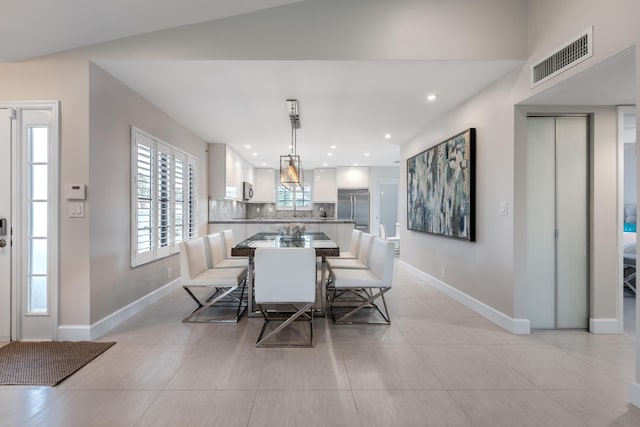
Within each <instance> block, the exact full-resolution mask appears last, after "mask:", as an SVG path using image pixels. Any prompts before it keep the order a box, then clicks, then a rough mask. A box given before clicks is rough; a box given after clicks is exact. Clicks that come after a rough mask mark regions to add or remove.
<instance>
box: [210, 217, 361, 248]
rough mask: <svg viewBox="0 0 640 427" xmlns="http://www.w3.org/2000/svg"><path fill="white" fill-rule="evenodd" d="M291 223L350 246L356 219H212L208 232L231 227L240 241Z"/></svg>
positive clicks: (235, 237)
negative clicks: (298, 224) (302, 225)
mask: <svg viewBox="0 0 640 427" xmlns="http://www.w3.org/2000/svg"><path fill="white" fill-rule="evenodd" d="M291 223H300V224H304V226H305V229H306V231H309V232H320V233H324V234H326V235H327V236H328V237H329V238H330V239H331V240H333V241H334V242H336V243H337V244H338V246H339V247H341V248H349V246H350V245H351V232H352V231H353V229H354V227H355V222H354V221H350V220H337V219H335V218H314V217H306V218H305V217H300V218H247V219H244V218H243V219H220V220H210V221H209V230H208V232H209V233H219V232H220V231H222V230H227V229H231V230H233V237H234V240H235V242H234V243H239V242H241V241H243V240H245V239H246V238H247V237H249V236H253V235H254V234H257V233H269V232H276V231H278V229H279V228H280V227H282V226H285V225H288V224H291ZM345 250H348V249H345Z"/></svg>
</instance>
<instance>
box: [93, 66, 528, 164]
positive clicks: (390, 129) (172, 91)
mask: <svg viewBox="0 0 640 427" xmlns="http://www.w3.org/2000/svg"><path fill="white" fill-rule="evenodd" d="M97 64H98V65H99V66H100V67H102V68H103V69H105V70H106V71H108V72H109V73H110V74H112V75H113V76H115V77H116V78H117V79H119V80H121V81H122V82H124V83H125V84H126V85H127V86H129V87H131V88H132V89H133V90H135V91H136V92H138V93H139V94H140V95H142V96H143V97H144V98H146V99H147V100H149V101H150V102H151V103H153V104H154V105H156V106H157V107H158V108H160V109H161V110H163V111H165V112H166V113H168V114H169V115H170V116H171V117H173V118H174V119H175V120H177V121H178V122H180V123H182V124H183V125H185V126H186V127H187V128H189V129H191V130H192V131H193V132H194V133H196V134H197V135H198V136H199V137H200V138H202V139H204V140H205V141H207V142H224V143H227V144H229V145H230V146H231V147H232V148H234V149H235V150H236V151H237V152H239V153H240V154H241V155H242V156H243V157H245V158H246V159H247V160H249V161H250V162H251V163H252V164H253V165H254V166H255V167H272V168H275V167H278V159H279V156H280V155H283V154H287V153H288V152H289V148H288V147H289V144H290V142H291V126H290V123H289V118H288V112H287V108H286V102H285V101H286V99H288V98H295V99H298V103H299V111H300V121H301V128H300V129H299V130H298V133H297V137H298V138H297V141H298V143H297V146H298V150H297V152H298V154H299V155H300V156H301V158H302V161H303V165H304V166H305V168H307V169H311V168H316V167H323V166H325V164H326V166H327V167H335V166H345V165H353V164H360V165H370V166H393V165H396V164H397V162H398V161H399V160H400V149H399V146H400V145H401V144H403V143H404V142H406V141H408V140H410V139H411V138H413V137H414V136H415V135H416V134H418V133H419V132H420V131H421V130H422V129H423V128H424V127H425V126H427V125H429V124H430V123H432V122H433V120H435V119H436V118H438V117H440V116H441V115H443V114H445V113H446V112H447V111H449V110H450V109H451V108H453V107H455V106H456V105H458V104H460V103H461V102H463V101H464V100H465V99H467V98H469V97H470V96H471V95H473V94H474V93H476V92H478V91H479V90H480V89H482V88H484V87H486V86H487V85H488V84H490V83H491V82H493V81H494V80H496V79H498V78H499V77H500V76H502V75H504V74H505V73H507V72H508V71H509V70H511V69H513V68H514V67H517V66H519V65H521V61H97ZM430 93H436V94H437V95H438V96H439V98H438V100H437V101H435V102H433V103H430V102H427V101H426V97H427V95H428V94H430ZM387 133H388V134H390V135H391V138H390V139H385V134H387ZM247 145H249V146H251V148H246V147H245V146H247ZM332 145H335V146H336V148H335V149H331V146H332ZM330 152H331V153H333V156H329V155H328V153H330ZM253 153H256V155H255V156H254V154H253ZM366 153H369V154H370V155H369V156H366Z"/></svg>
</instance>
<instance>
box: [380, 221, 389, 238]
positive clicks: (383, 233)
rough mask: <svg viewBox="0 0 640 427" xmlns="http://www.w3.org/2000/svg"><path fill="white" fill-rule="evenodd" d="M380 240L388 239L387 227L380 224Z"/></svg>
mask: <svg viewBox="0 0 640 427" xmlns="http://www.w3.org/2000/svg"><path fill="white" fill-rule="evenodd" d="M380 238H381V239H386V238H387V227H385V226H384V224H380Z"/></svg>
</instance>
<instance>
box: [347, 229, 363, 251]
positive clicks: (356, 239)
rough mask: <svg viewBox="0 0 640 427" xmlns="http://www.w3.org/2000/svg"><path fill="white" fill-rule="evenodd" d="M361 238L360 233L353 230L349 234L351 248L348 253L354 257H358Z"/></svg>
mask: <svg viewBox="0 0 640 427" xmlns="http://www.w3.org/2000/svg"><path fill="white" fill-rule="evenodd" d="M361 238H362V231H360V230H356V229H355V228H354V229H353V231H352V232H351V247H350V248H349V253H350V254H351V255H353V256H354V257H356V258H357V257H358V251H360V239H361Z"/></svg>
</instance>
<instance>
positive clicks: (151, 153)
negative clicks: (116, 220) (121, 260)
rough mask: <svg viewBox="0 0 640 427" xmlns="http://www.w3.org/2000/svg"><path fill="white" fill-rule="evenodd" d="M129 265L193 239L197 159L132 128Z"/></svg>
mask: <svg viewBox="0 0 640 427" xmlns="http://www.w3.org/2000/svg"><path fill="white" fill-rule="evenodd" d="M131 142H132V143H131V146H132V151H131V153H132V162H131V163H132V167H131V173H132V176H131V181H132V188H131V195H132V196H131V203H132V209H131V265H132V266H134V267H135V266H138V265H141V264H145V263H147V262H150V261H153V260H156V259H159V258H162V257H166V256H168V255H171V254H173V253H176V252H178V246H179V243H180V242H181V241H183V240H186V239H189V238H193V237H196V236H197V234H198V231H197V230H198V218H197V212H198V209H197V200H198V198H197V185H196V184H197V175H198V163H197V159H195V158H193V157H191V156H189V155H187V154H186V153H184V152H182V151H180V150H178V149H176V148H174V147H172V146H171V145H169V144H167V143H165V142H163V141H160V140H159V139H157V138H155V137H153V136H151V135H149V134H147V133H145V132H143V131H141V130H140V129H137V128H135V127H132V130H131Z"/></svg>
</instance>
